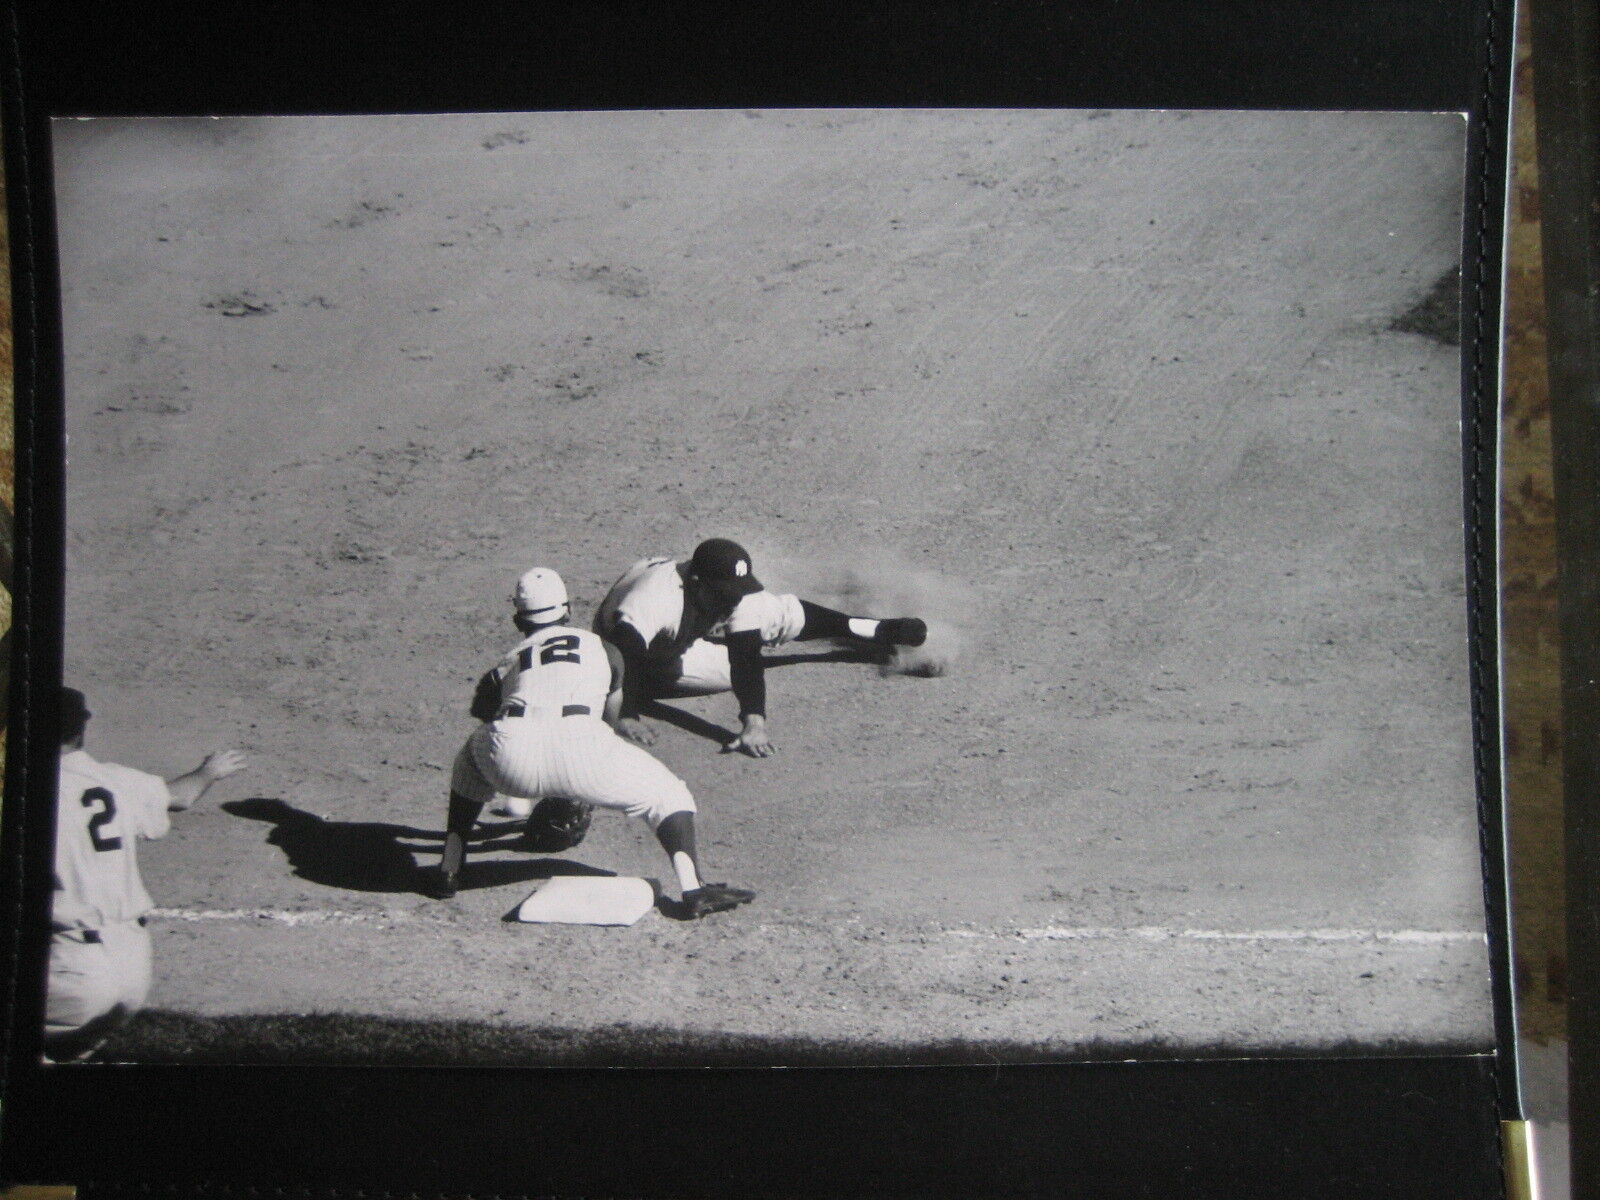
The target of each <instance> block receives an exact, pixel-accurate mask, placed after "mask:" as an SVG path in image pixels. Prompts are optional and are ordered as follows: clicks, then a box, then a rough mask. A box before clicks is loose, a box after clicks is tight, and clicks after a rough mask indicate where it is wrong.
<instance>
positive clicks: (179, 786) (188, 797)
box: [167, 750, 247, 812]
mask: <svg viewBox="0 0 1600 1200" xmlns="http://www.w3.org/2000/svg"><path fill="white" fill-rule="evenodd" d="M246 763H247V760H246V759H245V756H244V755H243V754H241V753H240V752H239V751H237V750H218V751H216V752H215V753H214V754H208V755H206V757H205V761H203V762H202V763H201V764H200V765H199V766H198V767H196V768H195V769H194V770H192V771H190V772H188V774H185V775H179V776H178V777H177V778H175V779H169V780H167V792H168V794H169V795H170V796H171V797H172V800H171V803H169V804H168V805H167V810H168V811H169V812H182V811H183V810H184V809H186V808H188V807H189V806H190V805H192V804H193V803H194V802H195V801H197V800H199V799H200V797H201V796H204V795H205V794H206V792H207V791H209V790H210V788H211V785H212V784H213V783H216V782H217V781H218V780H219V779H226V778H227V777H228V776H229V775H232V774H234V773H235V772H237V771H242V770H244V768H245V766H246Z"/></svg>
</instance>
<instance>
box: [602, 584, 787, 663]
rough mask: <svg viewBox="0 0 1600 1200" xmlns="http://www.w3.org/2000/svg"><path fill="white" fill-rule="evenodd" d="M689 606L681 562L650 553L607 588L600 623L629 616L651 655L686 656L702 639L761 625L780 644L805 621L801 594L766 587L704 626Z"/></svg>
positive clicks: (606, 629)
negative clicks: (689, 614)
mask: <svg viewBox="0 0 1600 1200" xmlns="http://www.w3.org/2000/svg"><path fill="white" fill-rule="evenodd" d="M687 607H688V606H687V602H686V598H685V596H684V590H683V575H682V573H681V572H680V571H679V570H678V563H677V562H676V561H675V560H673V559H670V558H647V559H645V560H643V561H642V562H637V563H634V565H633V566H631V567H629V568H628V570H627V571H626V572H625V573H624V574H623V576H622V578H621V579H619V580H617V582H616V583H615V584H613V585H612V587H611V590H610V591H609V592H607V593H606V598H605V599H604V600H602V601H601V602H600V608H599V611H598V612H597V613H596V614H595V628H596V629H598V630H600V631H601V632H602V633H610V632H611V630H613V629H615V628H616V627H617V625H618V624H619V623H621V622H623V621H626V622H627V623H628V624H629V625H632V626H633V627H634V629H636V630H638V632H639V636H640V637H642V638H643V639H644V643H645V646H646V647H647V648H648V649H649V652H650V657H651V658H652V659H655V660H657V661H663V662H665V661H669V660H671V659H673V658H677V657H679V656H681V655H682V654H683V653H684V652H685V651H686V650H688V649H689V647H690V645H691V644H692V643H693V642H694V641H695V640H696V639H702V638H703V639H704V640H706V641H708V642H714V643H721V642H722V641H724V640H725V639H726V638H727V637H728V635H729V634H733V633H741V632H744V631H746V630H750V629H755V630H759V631H760V632H761V641H762V644H763V645H767V646H779V645H782V644H783V643H785V642H790V641H793V640H794V639H795V638H797V637H799V636H800V630H801V629H802V628H803V627H804V625H805V613H804V612H803V611H802V610H801V608H800V601H799V600H798V599H797V598H796V597H794V596H789V595H776V594H774V593H772V592H769V591H765V590H762V591H759V592H752V593H750V594H749V595H748V596H744V597H741V598H740V600H739V603H738V604H737V605H735V606H734V609H733V612H732V613H731V614H729V615H728V617H726V618H725V619H724V620H721V621H718V622H716V623H714V624H707V625H701V626H700V627H698V628H697V627H695V626H696V622H695V620H694V619H693V617H691V618H690V619H689V620H688V621H687V622H686V621H685V617H684V613H685V611H686V609H687Z"/></svg>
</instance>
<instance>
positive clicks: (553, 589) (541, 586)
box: [511, 567, 570, 623]
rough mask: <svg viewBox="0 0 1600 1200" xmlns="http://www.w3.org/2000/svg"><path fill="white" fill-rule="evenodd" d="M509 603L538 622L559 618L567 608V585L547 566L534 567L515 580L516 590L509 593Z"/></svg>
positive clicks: (520, 612)
mask: <svg viewBox="0 0 1600 1200" xmlns="http://www.w3.org/2000/svg"><path fill="white" fill-rule="evenodd" d="M511 603H512V604H514V605H516V607H517V613H518V614H519V615H523V616H529V617H532V618H533V619H534V620H535V621H538V622H540V623H548V622H550V621H555V620H559V619H560V617H561V613H562V610H563V609H565V608H567V607H568V605H569V603H570V601H568V599H567V585H566V584H565V583H564V582H563V581H562V579H561V576H560V575H557V574H556V573H555V572H554V571H552V570H551V569H550V568H549V567H534V568H533V570H531V571H526V572H524V573H523V576H522V578H521V579H519V580H517V590H516V591H514V592H512V593H511Z"/></svg>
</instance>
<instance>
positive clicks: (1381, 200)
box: [57, 111, 1491, 1054]
mask: <svg viewBox="0 0 1600 1200" xmlns="http://www.w3.org/2000/svg"><path fill="white" fill-rule="evenodd" d="M57 135H58V136H57V179H58V188H59V197H58V199H59V219H60V229H61V237H62V261H63V279H64V292H65V315H66V330H67V393H68V411H67V423H68V428H69V431H70V437H71V446H70V453H69V469H68V513H67V522H68V529H69V545H68V559H69V567H68V570H69V578H68V587H69V600H68V611H67V680H68V682H69V683H72V684H73V685H75V686H78V687H80V688H82V689H84V690H85V691H86V692H87V693H88V696H89V703H90V706H91V708H92V709H93V710H94V713H95V717H94V720H93V721H92V722H91V725H90V730H89V747H88V748H89V750H90V752H91V753H93V754H95V755H96V756H97V757H100V758H104V759H110V760H114V761H121V762H126V763H129V764H130V765H134V766H138V767H141V768H144V769H147V770H154V771H159V772H162V773H164V774H173V773H176V772H178V771H181V770H187V769H188V768H190V767H192V766H193V765H194V764H195V762H197V761H198V760H199V758H200V756H201V755H202V754H203V753H204V752H206V751H208V750H211V749H215V748H218V747H221V746H226V745H230V744H237V745H240V746H242V747H243V748H244V749H246V750H247V751H248V752H249V753H250V755H251V758H252V765H251V768H250V770H249V772H248V774H243V775H240V776H238V777H236V778H235V779H232V780H230V781H228V782H226V783H224V784H222V785H219V787H218V788H217V789H216V790H215V791H214V792H213V793H212V795H211V796H208V797H207V799H206V800H205V801H204V802H203V804H202V806H201V807H200V808H199V809H197V810H196V811H194V812H191V813H188V814H185V815H183V816H180V817H179V818H177V820H176V821H175V829H174V831H173V833H172V834H171V836H170V837H169V838H168V839H167V840H165V841H164V842H161V843H155V844H150V845H147V846H146V847H144V849H143V851H142V860H143V864H144V873H145V877H146V879H147V881H148V883H149V886H150V888H151V890H152V892H153V893H154V894H155V896H156V898H157V903H158V905H159V906H160V910H159V916H158V920H157V923H156V948H157V982H156V986H155V990H154V993H153V995H152V997H151V1003H152V1004H153V1005H156V1006H158V1007H161V1008H166V1009H174V1010H178V1011H183V1012H191V1013H196V1014H234V1013H318V1012H341V1013H368V1014H381V1015H385V1016H393V1017H402V1018H428V1017H440V1018H452V1019H457V1018H465V1019H482V1020H486V1021H489V1022H495V1023H504V1024H507V1025H530V1026H540V1027H557V1028H567V1029H580V1030H594V1029H600V1028H618V1027H623V1028H625V1027H628V1026H634V1025H637V1026H641V1027H643V1026H649V1027H656V1028H665V1029H668V1030H673V1029H678V1030H683V1031H685V1032H688V1033H691V1034H692V1033H696V1032H699V1033H706V1034H717V1035H737V1036H741V1037H748V1036H754V1037H766V1036H770V1037H774V1038H788V1037H795V1036H802V1037H816V1038H824V1039H840V1038H842V1039H847V1040H852V1041H858V1042H859V1043H860V1044H861V1045H862V1046H863V1048H869V1047H878V1048H881V1047H884V1046H890V1047H893V1046H915V1045H917V1044H919V1043H924V1042H928V1041H932V1040H941V1039H950V1038H968V1039H974V1040H977V1041H983V1040H986V1039H992V1040H994V1041H996V1042H997V1043H999V1042H1006V1041H1010V1040H1017V1039H1021V1040H1026V1041H1028V1042H1036V1043H1040V1042H1042V1043H1047V1044H1048V1045H1049V1046H1050V1047H1051V1048H1052V1049H1053V1050H1055V1051H1059V1052H1061V1053H1064V1054H1070V1053H1072V1052H1073V1051H1074V1048H1081V1047H1085V1046H1089V1045H1098V1046H1101V1047H1104V1046H1111V1047H1115V1046H1118V1045H1123V1044H1129V1045H1132V1044H1136V1043H1141V1042H1148V1041H1150V1040H1152V1039H1154V1040H1160V1041H1164V1042H1169V1043H1171V1044H1173V1045H1176V1046H1180V1047H1181V1046H1183V1045H1194V1046H1201V1045H1206V1046H1217V1045H1223V1046H1236V1047H1238V1048H1239V1049H1241V1050H1249V1049H1250V1048H1252V1047H1263V1046H1276V1047H1282V1046H1285V1045H1289V1046H1305V1047H1307V1048H1311V1049H1315V1048H1317V1047H1319V1046H1321V1047H1326V1046H1334V1045H1342V1044H1350V1043H1360V1044H1366V1045H1372V1046H1390V1045H1397V1044H1399V1045H1415V1046H1445V1045H1448V1046H1453V1047H1460V1046H1479V1045H1487V1044H1488V1043H1489V1041H1490V1037H1491V1035H1490V1027H1489V1003H1488V967H1487V961H1486V954H1485V949H1484V943H1483V936H1482V934H1483V916H1482V896H1481V888H1480V882H1479V879H1480V876H1479V870H1478V848H1477V840H1476V836H1477V835H1476V813H1475V804H1474V796H1473V779H1472V770H1471V761H1470V729H1469V724H1468V696H1467V652H1466V644H1465V630H1466V621H1465V599H1464V592H1463V568H1462V553H1463V552H1462V545H1463V538H1462V531H1461V516H1460V512H1461V508H1460V505H1461V466H1460V437H1461V433H1460V425H1459V413H1460V400H1459V366H1458V352H1457V351H1456V350H1455V349H1454V348H1452V347H1449V346H1445V345H1442V344H1440V343H1438V342H1436V341H1433V340H1429V339H1428V338H1427V337H1424V336H1419V335H1417V334H1415V333H1410V332H1400V331H1396V330H1392V329H1391V328H1390V326H1391V323H1392V322H1394V321H1396V320H1397V319H1398V318H1400V317H1401V316H1402V315H1403V314H1405V313H1406V312H1407V311H1408V310H1409V309H1411V308H1412V307H1413V306H1414V305H1416V304H1417V303H1418V302H1419V301H1421V300H1423V298H1424V297H1426V296H1427V295H1428V294H1429V292H1430V289H1432V288H1433V286H1434V284H1435V282H1436V281H1437V280H1439V279H1440V277H1441V276H1442V275H1444V274H1445V273H1446V272H1448V271H1450V270H1452V269H1453V268H1454V267H1455V265H1456V263H1457V261H1458V245H1459V239H1460V211H1459V204H1460V196H1461V191H1462V172H1463V139H1464V125H1463V122H1462V120H1461V119H1460V118H1458V117H1453V116H1448V115H1446V116H1431V115H1395V114H1365V115H1348V114H1344V115H1341V114H1322V115H1300V114H1225V113H1210V114H1203V113H1200V114H1184V113H1154V112H1150V113H1133V112H1061V113H1052V112H1007V113H966V112H953V111H952V112H898V113H889V112H853V111H850V112H846V111H841V112H803V113H802V112H772V111H769V112H719V113H623V114H609V115H606V114H546V115H509V116H484V115H474V116H466V117H410V118H397V117H377V118H340V119H320V118H316V119H293V120H265V119H250V120H222V121H200V120H162V121H114V122H113V121H97V122H64V123H61V124H60V125H58V127H57ZM712 535H723V536H729V537H734V538H737V539H740V540H741V541H743V542H744V543H745V544H746V545H747V546H748V547H749V548H750V549H751V551H752V553H753V554H754V557H755V565H756V569H757V572H758V574H759V575H760V576H761V577H762V578H763V580H764V581H766V582H767V583H768V584H769V585H771V586H774V587H776V588H778V589H782V590H795V591H799V592H800V593H801V594H802V595H810V596H813V597H815V598H817V599H821V600H825V601H826V600H836V601H841V602H843V603H845V604H847V605H848V606H850V607H852V608H853V609H855V610H864V611H867V612H870V613H872V614H873V615H898V614H900V613H903V612H913V613H916V614H917V615H923V616H926V617H929V618H930V619H933V620H935V621H936V622H938V623H940V628H939V629H938V636H939V640H940V642H941V645H940V647H938V648H939V649H940V650H941V652H942V653H945V654H947V655H948V656H950V662H949V668H948V670H947V671H946V673H945V674H944V675H942V676H940V677H937V678H921V677H912V676H905V675H894V674H888V675H885V674H881V673H880V672H879V670H878V669H877V668H876V667H874V666H872V665H870V664H860V663H839V662H825V663H799V664H792V665H786V666H780V667H775V668H774V669H773V670H772V671H771V672H770V674H769V677H768V683H769V687H768V690H769V695H770V701H769V706H770V712H771V714H772V733H773V738H774V740H775V742H776V743H777V745H778V747H779V752H778V754H777V756H776V757H775V758H773V759H771V760H767V761H756V760H752V759H749V758H746V757H742V756H735V755H727V754H721V753H719V752H718V745H717V742H716V741H715V740H713V739H712V738H710V737H708V736H707V732H708V730H706V729H704V728H700V729H698V730H697V729H696V728H694V727H693V723H692V722H687V721H686V722H683V726H680V725H674V724H668V723H664V722H660V721H658V722H656V725H657V728H658V729H659V731H660V735H661V736H660V740H659V742H658V744H657V746H656V747H655V752H656V753H657V754H658V755H659V757H660V758H661V759H662V760H663V761H665V762H666V763H667V764H668V765H669V766H670V767H671V768H672V769H673V770H674V771H675V772H676V773H678V774H679V775H681V776H682V777H683V778H684V779H685V780H686V781H687V782H688V783H689V785H690V787H691V789H692V790H693V791H694V793H695V795H696V797H697V799H698V802H699V804H700V808H701V811H702V816H701V845H702V851H703V857H704V858H705V860H706V863H707V868H708V870H707V874H708V875H709V877H710V878H713V879H726V880H728V881H729V882H732V883H735V884H738V885H742V886H747V887H752V888H755V889H756V890H757V892H758V893H759V894H758V896H757V899H756V901H755V902H754V903H753V904H751V905H750V906H748V907H747V908H744V909H741V910H739V911H738V912H736V913H732V914H724V915H719V916H716V917H712V918H709V919H706V920H704V921H700V922H694V923H679V922H675V921H672V920H669V919H666V918H665V917H664V916H662V915H660V914H657V913H651V914H649V915H647V916H646V917H645V918H644V919H643V920H642V921H640V922H639V924H638V925H636V926H634V927H632V928H629V929H594V928H574V927H559V928H551V927H537V926H517V925H512V924H506V923H504V922H502V920H501V918H502V916H503V915H504V914H506V913H507V912H508V911H509V910H510V909H512V908H513V907H514V906H515V905H516V904H517V902H518V901H520V900H521V899H522V898H523V897H524V896H525V895H526V894H527V893H528V892H529V891H530V890H531V888H532V887H533V885H534V884H535V882H537V881H538V880H539V879H541V878H543V877H546V876H547V875H549V874H550V873H551V872H552V871H581V870H603V871H612V872H618V873H623V874H641V875H647V876H652V877H655V878H658V879H661V878H670V871H669V869H668V868H667V864H666V862H665V860H664V859H663V857H662V856H661V854H660V851H659V849H658V848H657V846H656V845H655V842H654V840H653V838H652V837H651V836H650V835H649V833H648V831H647V830H646V829H645V828H644V826H643V825H642V824H640V823H638V822H630V821H629V820H627V819H625V818H623V817H620V816H618V815H616V814H607V813H602V814H599V815H598V816H597V817H596V820H595V824H594V828H593V831H592V832H591V834H590V835H589V838H588V840H587V841H585V842H584V843H583V845H582V846H581V847H579V848H578V849H577V850H575V851H573V852H570V853H568V854H565V855H561V856H557V857H555V858H543V857H539V856H533V855H525V854H521V853H518V852H517V851H516V850H514V849H512V848H510V847H509V839H508V838H507V837H500V838H498V839H496V840H495V841H494V843H493V844H492V845H488V846H485V847H483V848H481V849H480V850H479V851H478V852H477V853H476V856H475V859H474V863H473V865H472V866H471V867H470V868H469V873H468V875H467V876H466V877H465V879H464V881H463V882H464V889H463V891H462V892H461V894H460V895H459V896H458V897H457V898H456V899H455V900H453V901H450V902H448V903H440V902H437V901H434V900H430V899H426V898H424V896H422V895H421V894H420V893H419V890H418V885H419V882H420V880H419V876H418V873H417V869H418V868H419V867H431V866H432V865H433V864H434V862H436V860H437V854H438V848H439V843H440V838H441V836H442V829H443V824H444V810H445V796H446V789H447V783H448V768H449V764H450V762H451V759H452V757H453V755H454V754H455V753H456V750H457V748H458V747H459V745H460V744H461V742H462V740H463V739H464V738H465V737H466V735H467V734H468V733H469V732H470V731H471V729H472V722H471V721H470V719H469V718H468V716H467V714H466V709H467V703H468V701H469V699H470V696H471V692H472V685H473V682H474V680H475V679H476V677H477V676H478V674H479V673H480V672H482V671H483V670H485V669H486V668H487V667H489V666H491V665H492V664H493V663H494V662H495V660H496V659H497V658H498V656H499V655H500V654H501V653H503V652H504V650H506V649H507V648H508V647H509V646H510V645H511V644H513V643H514V642H515V641H516V639H517V635H516V633H515V631H514V630H513V629H512V627H511V625H510V623H509V620H508V615H509V605H508V603H507V597H508V595H509V590H510V587H511V584H512V582H513V581H514V579H515V578H516V576H517V575H518V574H519V573H520V572H521V571H522V570H524V569H525V568H527V567H529V566H531V565H534V564H536V563H537V564H544V565H547V566H551V567H555V568H556V569H558V570H560V571H561V572H562V573H563V574H564V575H565V577H566V579H567V581H568V583H569V585H570V587H571V589H572V591H573V594H574V597H575V599H576V605H575V609H576V615H577V617H578V618H579V620H580V621H582V622H585V623H586V622H587V621H588V619H589V617H590V615H591V614H592V612H593V608H594V606H595V604H596V603H597V602H598V601H599V599H600V597H601V595H602V594H603V593H604V590H605V588H606V587H607V585H609V583H610V582H611V581H612V580H613V579H614V578H615V577H616V576H617V575H618V574H619V573H620V572H621V571H622V570H623V569H624V568H625V567H627V566H628V565H629V564H630V563H632V562H634V561H635V560H636V559H639V558H642V557H644V556H646V555H650V554H657V553H687V552H688V551H689V550H690V549H692V548H693V546H694V545H695V543H696V542H697V541H699V540H700V539H701V538H703V537H707V536H712ZM807 649H810V648H807ZM681 707H682V709H683V710H684V711H687V712H690V713H692V714H695V715H698V716H699V717H701V718H703V719H704V721H705V722H709V723H710V724H711V725H712V726H717V727H720V728H721V730H722V731H723V732H724V734H731V733H732V731H733V729H734V728H735V726H736V724H737V722H736V718H735V706H734V703H733V701H732V700H731V699H730V698H728V697H720V698H711V699H707V700H701V701H694V702H688V703H685V704H684V705H682V706H681ZM490 824H491V831H492V827H493V826H495V825H497V824H503V823H497V822H493V821H491V823H490ZM505 829H506V830H508V831H509V829H510V826H509V825H505Z"/></svg>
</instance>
